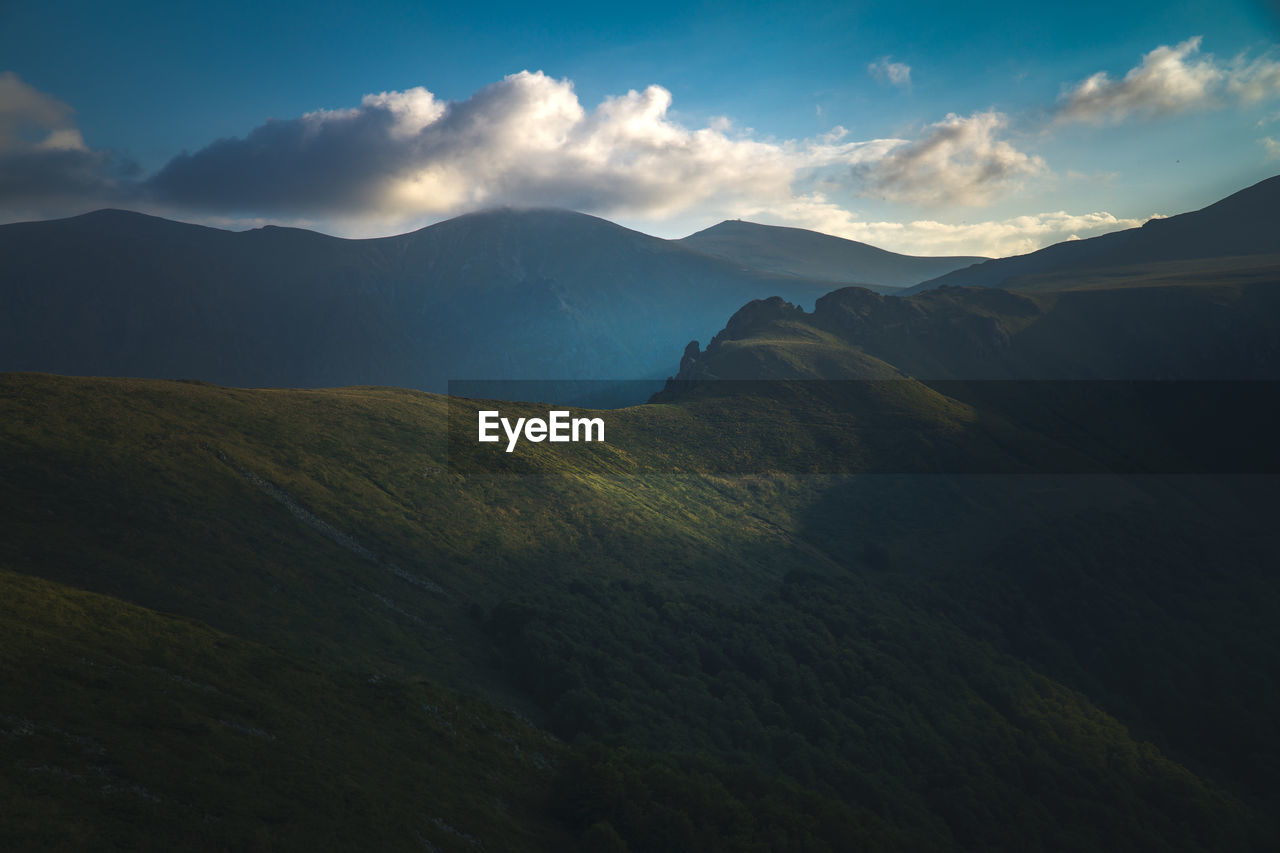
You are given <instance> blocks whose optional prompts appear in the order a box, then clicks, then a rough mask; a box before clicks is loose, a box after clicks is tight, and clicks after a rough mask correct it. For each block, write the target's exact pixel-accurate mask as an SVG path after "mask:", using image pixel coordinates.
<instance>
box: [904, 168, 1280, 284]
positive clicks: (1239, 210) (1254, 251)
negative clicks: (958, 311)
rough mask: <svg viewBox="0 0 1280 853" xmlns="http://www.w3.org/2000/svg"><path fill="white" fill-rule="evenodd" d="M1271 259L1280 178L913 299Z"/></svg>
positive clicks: (974, 273)
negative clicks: (1187, 264) (1155, 266)
mask: <svg viewBox="0 0 1280 853" xmlns="http://www.w3.org/2000/svg"><path fill="white" fill-rule="evenodd" d="M1266 254H1280V176H1276V177H1274V178H1268V179H1267V180H1265V181H1261V182H1259V183H1257V184H1254V185H1253V186H1251V187H1248V188H1247V189H1243V190H1241V191H1240V192H1238V193H1235V194H1234V195H1231V196H1228V197H1227V198H1224V199H1222V200H1221V201H1219V202H1216V203H1215V204H1211V205H1209V206H1208V207H1206V208H1203V209H1201V210H1197V211H1193V212H1191V213H1183V214H1180V215H1178V216H1171V217H1169V218H1168V219H1152V220H1150V221H1149V222H1147V223H1146V224H1145V225H1143V226H1142V227H1141V228H1129V229H1126V230H1124V231H1115V232H1113V233H1111V234H1103V235H1102V236H1100V237H1090V238H1089V239H1087V240H1069V241H1067V242H1064V243H1056V244H1054V245H1052V246H1048V247H1047V248H1044V249H1040V250H1039V251H1036V252H1031V253H1029V254H1026V255H1017V256H1015V257H1011V258H998V259H996V260H992V261H987V262H986V263H982V264H978V265H976V266H972V267H968V268H966V269H961V270H955V271H954V272H949V273H947V274H946V275H941V276H939V277H937V278H934V279H931V280H929V281H925V282H922V283H921V284H919V285H917V286H916V287H914V288H911V290H909V291H908V293H914V292H918V291H921V290H928V289H931V288H934V287H940V286H943V285H955V286H962V287H963V286H979V287H1003V288H1009V289H1017V288H1018V287H1019V286H1020V285H1021V284H1023V283H1025V282H1024V279H1026V278H1028V277H1031V276H1037V275H1043V274H1046V273H1053V274H1058V275H1061V274H1064V273H1072V272H1083V271H1085V270H1092V269H1098V268H1102V267H1121V266H1131V265H1135V264H1146V263H1156V262H1167V261H1189V260H1198V259H1206V258H1227V257H1233V256H1241V255H1266Z"/></svg>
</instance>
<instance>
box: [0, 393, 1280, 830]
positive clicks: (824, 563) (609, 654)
mask: <svg viewBox="0 0 1280 853" xmlns="http://www.w3.org/2000/svg"><path fill="white" fill-rule="evenodd" d="M894 384H895V385H902V386H916V385H917V383H913V382H901V381H899V382H895V383H894ZM712 402H713V401H689V402H667V403H662V404H654V405H646V406H639V407H634V408H630V409H622V410H618V411H614V412H608V413H604V417H606V418H607V420H608V423H609V429H610V433H609V435H610V441H609V442H608V443H607V444H605V445H600V446H598V447H596V448H594V449H593V450H592V451H591V452H587V451H585V450H584V449H583V448H582V447H580V446H577V445H572V446H570V445H550V444H546V443H543V444H538V445H525V446H524V447H522V448H521V450H520V451H518V454H520V455H521V458H522V459H523V460H524V462H525V463H527V465H528V468H527V470H526V472H525V473H523V474H513V473H508V474H506V475H503V476H492V475H487V474H483V473H479V472H477V471H476V470H474V469H472V468H469V467H468V466H467V465H466V464H465V463H466V460H461V459H459V458H458V457H457V456H456V455H455V454H453V453H452V452H451V450H452V447H451V445H450V443H449V441H448V426H447V420H448V418H449V416H450V415H451V413H452V412H453V410H455V409H457V408H458V407H461V411H462V412H463V413H464V414H468V413H469V414H470V415H473V414H474V411H473V410H474V408H475V405H479V404H473V403H471V402H467V401H458V400H456V399H446V398H441V397H437V396H434V395H430V394H423V393H418V392H412V391H404V390H395V389H379V388H350V389H340V390H330V391H297V390H294V391H289V390H242V389H226V388H219V387H215V386H210V385H206V384H202V383H178V382H161V381H144V380H125V379H78V378H69V377H58V376H44V375H33V374H18V375H5V376H0V506H3V507H4V508H5V512H4V513H3V514H0V587H3V591H4V594H3V595H0V675H3V678H0V791H3V792H4V794H5V802H6V803H8V804H9V806H8V809H7V811H6V817H5V820H4V821H2V822H0V842H2V843H3V846H5V847H6V848H8V849H24V848H53V847H62V848H65V847H77V846H94V847H114V848H121V849H136V848H138V847H140V846H148V845H150V846H155V847H161V846H164V847H168V848H174V847H202V848H209V849H299V850H301V849H314V847H315V846H316V845H321V846H334V845H336V846H342V847H353V846H354V847H365V846H370V845H372V846H376V847H377V848H379V849H389V850H391V849H406V850H408V849H422V848H423V847H427V849H432V848H438V849H441V850H474V849H480V848H482V847H483V848H484V849H503V850H563V849H569V848H572V847H574V846H575V845H576V846H577V847H579V848H580V849H589V850H607V849H630V850H635V851H651V850H652V851H657V850H706V849H742V850H747V849H763V848H769V849H795V850H801V849H806V850H808V849H848V848H849V847H851V846H857V847H858V848H860V849H869V850H901V851H905V850H912V851H915V850H939V851H951V850H969V849H991V850H1026V849H1049V848H1053V849H1064V850H1097V849H1133V850H1168V849H1180V850H1266V849H1273V844H1274V842H1275V839H1276V838H1277V835H1278V833H1277V827H1276V825H1275V821H1274V815H1275V813H1276V812H1275V810H1274V808H1272V806H1274V804H1275V803H1276V801H1277V793H1278V792H1280V780H1278V779H1277V778H1276V774H1275V767H1276V766H1277V763H1276V756H1277V755H1280V742H1278V741H1277V738H1276V732H1275V727H1274V712H1275V707H1276V706H1275V701H1276V698H1275V696H1274V695H1273V694H1274V690H1273V685H1272V681H1271V679H1269V678H1267V677H1266V675H1267V674H1268V673H1269V672H1270V671H1271V668H1272V667H1273V661H1272V660H1271V658H1272V657H1273V654H1272V652H1273V650H1274V649H1275V648H1276V643H1277V642H1278V641H1280V638H1277V636H1276V621H1275V619H1274V602H1275V601H1276V600H1277V596H1278V595H1280V589H1278V588H1277V581H1276V577H1275V573H1274V572H1273V571H1271V566H1272V561H1271V559H1270V558H1271V557H1272V556H1274V553H1275V548H1276V545H1277V543H1276V532H1275V529H1274V525H1273V524H1272V523H1271V522H1272V519H1273V518H1274V512H1275V510H1276V509H1277V507H1276V506H1275V503H1276V498H1275V496H1276V494H1277V492H1276V491H1275V490H1274V489H1273V488H1271V486H1270V484H1269V480H1267V478H1249V477H1246V478H1188V477H1185V476H1184V477H1172V478H1162V477H1147V478H1136V479H1134V478H1125V477H1114V476H1094V477H1050V476H1020V477H989V476H983V477H957V476H927V477H921V476H884V475H875V476H869V475H853V476H834V475H830V474H828V475H824V476H797V475H795V474H788V473H786V472H785V471H781V472H778V473H774V474H772V475H759V474H752V475H746V476H737V475H726V474H725V473H724V472H723V470H721V471H710V472H708V473H703V472H706V471H707V468H706V462H705V461H704V460H706V459H708V458H716V457H715V455H716V454H720V457H719V458H720V460H721V461H725V460H728V459H730V457H731V455H732V454H733V453H735V452H747V453H750V454H751V455H752V456H754V457H758V458H762V459H763V460H764V461H765V462H769V461H770V460H781V459H782V458H783V457H782V456H781V455H780V454H783V453H785V452H787V449H786V448H787V442H788V440H789V439H788V436H786V435H784V434H779V433H777V432H776V430H775V429H774V426H775V424H774V422H772V421H770V420H769V419H768V418H765V417H761V416H758V415H757V416H756V417H749V416H748V415H749V414H750V413H751V412H752V411H754V408H753V407H752V406H750V405H748V406H746V407H744V408H742V409H740V410H738V411H736V412H733V410H732V409H731V408H729V409H726V408H724V407H723V406H729V407H732V406H733V405H734V402H733V401H732V400H730V401H726V402H723V403H722V404H718V406H719V407H718V406H717V405H712ZM890 402H891V403H892V405H893V406H894V407H895V411H894V412H890V413H887V414H889V415H890V416H892V417H893V418H895V419H896V427H895V428H894V429H892V430H885V429H883V428H881V426H882V425H881V424H880V423H879V422H868V423H867V426H868V428H867V429H865V430H863V431H861V432H860V433H859V431H858V430H857V429H854V430H853V432H854V433H857V434H860V435H862V436H863V437H865V438H866V440H867V441H868V442H870V443H871V444H870V445H868V446H872V447H874V448H875V449H874V453H875V454H876V455H879V454H883V453H891V452H901V453H903V455H904V457H911V456H914V455H916V454H918V453H919V452H921V451H923V450H926V449H927V448H928V447H929V446H931V445H933V444H934V443H935V442H936V441H937V440H938V438H939V435H940V433H946V432H949V431H951V430H954V429H957V428H963V426H964V424H965V423H967V422H969V421H970V420H971V418H972V414H973V409H972V407H969V406H967V405H965V404H961V403H946V402H945V401H941V400H940V399H939V398H938V397H937V395H936V394H934V395H933V396H932V397H926V398H921V399H919V400H916V401H915V402H914V403H912V405H911V406H910V407H908V408H906V409H902V408H896V407H897V406H898V403H900V402H902V398H900V397H894V398H891V399H890ZM484 405H487V404H484ZM499 405H500V407H501V408H502V409H503V410H504V414H509V415H511V416H512V417H514V416H529V415H533V414H535V413H537V411H538V409H537V407H535V406H532V405H527V404H525V405H521V404H509V403H500V404H499ZM726 412H729V413H731V414H733V415H734V417H729V418H725V417H723V415H724V414H725V413H726ZM792 414H793V415H794V416H795V417H796V418H797V422H803V421H805V420H806V419H808V418H809V417H810V416H813V417H826V416H828V415H829V414H830V413H829V412H828V411H826V410H824V409H822V408H811V409H810V410H808V411H800V410H797V411H794V412H793V413H792ZM855 414H857V413H855ZM463 420H464V421H468V423H469V424H471V425H473V424H474V420H473V419H471V420H468V418H463ZM615 436H616V437H615ZM483 450H485V448H484V447H482V446H480V445H477V444H475V443H474V442H471V443H470V452H471V453H473V454H478V453H480V452H482V451H483ZM998 452H999V451H998ZM495 455H496V456H499V457H500V456H502V452H501V451H500V450H499V451H497V453H496V454H495ZM677 469H678V471H677ZM624 845H625V848H624Z"/></svg>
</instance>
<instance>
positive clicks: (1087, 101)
mask: <svg viewBox="0 0 1280 853" xmlns="http://www.w3.org/2000/svg"><path fill="white" fill-rule="evenodd" d="M1200 44H1201V37H1200V36H1195V37H1193V38H1189V39H1187V40H1186V41H1184V42H1182V43H1180V44H1177V45H1174V46H1172V47H1170V46H1169V45H1161V46H1160V47H1157V48H1156V49H1155V50H1153V51H1151V52H1150V53H1148V54H1146V55H1145V56H1143V57H1142V62H1141V63H1140V64H1139V65H1137V66H1136V67H1134V68H1131V69H1129V71H1128V72H1127V73H1126V74H1125V75H1124V77H1123V78H1122V79H1119V80H1116V79H1114V78H1112V77H1111V76H1109V75H1108V74H1107V72H1105V71H1099V72H1098V73H1096V74H1094V75H1092V76H1090V77H1088V78H1086V79H1085V80H1082V81H1081V82H1080V83H1078V84H1076V85H1075V86H1074V87H1072V88H1071V89H1069V90H1068V91H1067V92H1066V93H1065V94H1064V95H1063V96H1062V99H1061V101H1060V103H1059V106H1058V111H1057V120H1058V121H1059V122H1072V121H1078V122H1088V123H1092V124H1105V123H1111V122H1119V121H1123V120H1125V119H1128V118H1131V117H1147V118H1150V117H1159V116H1168V115H1174V114H1177V113H1182V112H1187V111H1190V110H1195V109H1204V108H1208V107H1217V106H1222V105H1224V104H1225V103H1226V102H1227V101H1228V99H1230V98H1235V99H1236V100H1237V101H1239V102H1242V103H1249V104H1251V103H1256V102H1258V101H1262V100H1264V99H1268V98H1274V97H1277V96H1280V62H1275V61H1273V60H1271V59H1269V58H1266V57H1259V58H1257V59H1254V60H1252V61H1248V60H1246V59H1245V58H1244V57H1243V56H1241V57H1237V58H1236V59H1235V60H1233V61H1231V62H1229V63H1221V62H1219V61H1218V60H1216V59H1215V58H1214V57H1213V55H1212V54H1205V55H1203V56H1200V55H1199V52H1200Z"/></svg>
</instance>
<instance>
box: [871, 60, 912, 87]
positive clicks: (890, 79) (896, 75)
mask: <svg viewBox="0 0 1280 853" xmlns="http://www.w3.org/2000/svg"><path fill="white" fill-rule="evenodd" d="M867 73H868V74H870V75H871V76H872V77H874V78H876V79H877V80H880V81H881V82H884V83H890V84H892V85H894V86H910V85H911V66H910V65H907V64H906V63H905V62H893V61H891V60H890V59H889V57H887V56H882V57H881V58H880V59H877V60H876V61H875V62H873V63H871V64H870V65H868V66H867Z"/></svg>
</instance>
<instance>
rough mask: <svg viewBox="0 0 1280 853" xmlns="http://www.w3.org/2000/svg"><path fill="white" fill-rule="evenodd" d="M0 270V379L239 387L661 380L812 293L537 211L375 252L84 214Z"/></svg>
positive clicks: (476, 221)
mask: <svg viewBox="0 0 1280 853" xmlns="http://www.w3.org/2000/svg"><path fill="white" fill-rule="evenodd" d="M0 256H3V258H4V286H3V288H0V369H5V370H37V371H51V372H58V373H76V374H90V375H127V376H152V377H170V378H198V379H204V380H207V381H212V382H218V383H222V384H228V385H240V386H263V385H278V386H304V387H305V386H334V385H350V384H366V385H367V384H380V385H396V386H402V387H408V388H420V389H430V390H443V389H444V387H445V383H446V382H447V380H448V379H450V378H486V379H488V378H502V379H519V378H539V379H547V378H556V379H558V378H596V379H614V378H625V379H635V378H643V377H656V378H661V377H664V376H666V375H669V374H670V373H672V372H673V371H674V370H675V367H676V360H677V356H678V353H679V352H680V348H681V347H682V346H683V345H684V344H685V343H686V342H687V341H688V340H689V339H690V338H704V339H705V338H706V337H708V336H710V335H711V333H713V332H714V331H715V330H716V329H717V328H718V327H719V326H720V325H721V324H722V323H723V320H724V317H726V316H728V315H729V314H730V313H732V312H733V311H734V310H735V309H736V308H737V307H738V306H740V305H741V304H742V303H743V302H745V301H748V300H750V299H753V298H762V297H767V296H770V295H774V294H782V295H785V296H786V297H787V298H788V299H792V300H796V301H803V302H806V303H807V302H809V301H811V300H812V299H814V298H815V297H816V296H818V295H820V294H821V293H823V292H825V291H826V290H827V289H829V285H828V284H826V283H818V282H809V281H804V280H800V279H796V278H794V277H783V276H778V275H774V274H770V273H759V272H754V271H746V270H742V269H739V268H738V267H736V266H735V265H732V264H730V263H728V262H725V261H722V260H719V259H716V258H711V257H708V256H705V255H701V254H697V253H694V252H691V251H688V250H686V249H683V248H681V247H680V246H678V245H675V244H673V243H670V242H668V241H664V240H660V239H657V238H653V237H648V236H646V235H643V234H639V233H637V232H634V231H629V230H627V229H624V228H621V227H619V226H616V225H613V224H611V223H608V222H605V221H603V220H600V219H595V218H593V217H589V216H584V215H580V214H574V213H568V212H564V211H547V210H542V211H523V212H517V211H510V210H506V211H495V212H491V213H482V214H475V215H470V216H464V217H460V218H458V219H454V220H450V221H448V222H444V223H440V224H438V225H435V226H432V227H430V228H426V229H423V230H421V231H417V232H414V233H411V234H405V235H401V236H398V237H389V238H384V239H377V240H341V239H336V238H332V237H326V236H323V235H320V234H315V233H311V232H307V231H301V230H295V229H282V228H270V227H269V228H263V229H259V230H255V231H249V232H243V233H231V232H226V231H220V230H216V229H211V228H203V227H199V226H193V225H183V224H179V223H174V222H168V221H165V220H161V219H156V218H153V217H147V216H142V215H139V214H131V213H124V212H120V211H100V212H98V213H94V214H88V215H86V216H81V217H76V218H74V219H68V220H60V221H53V222H39V223H23V224H17V225H9V226H4V227H3V228H0Z"/></svg>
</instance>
